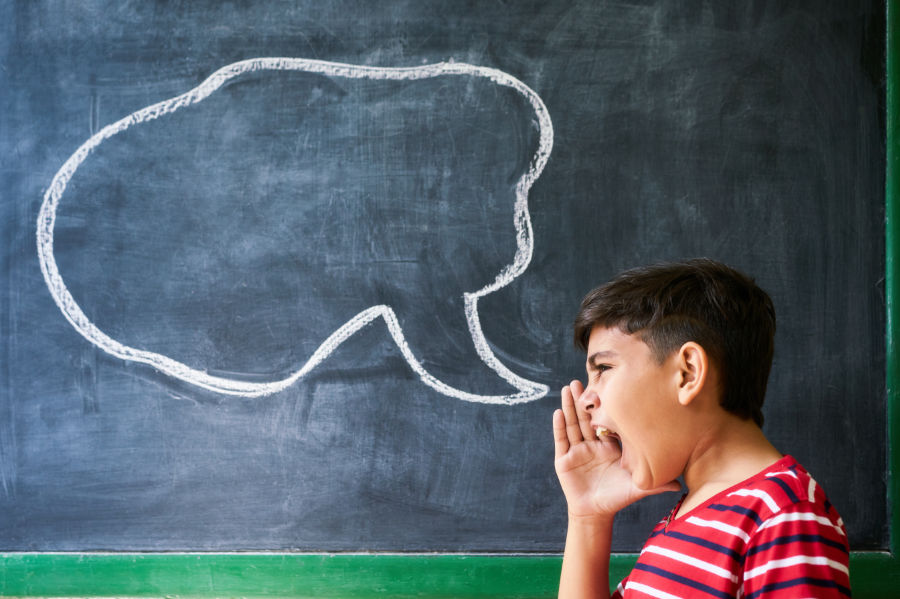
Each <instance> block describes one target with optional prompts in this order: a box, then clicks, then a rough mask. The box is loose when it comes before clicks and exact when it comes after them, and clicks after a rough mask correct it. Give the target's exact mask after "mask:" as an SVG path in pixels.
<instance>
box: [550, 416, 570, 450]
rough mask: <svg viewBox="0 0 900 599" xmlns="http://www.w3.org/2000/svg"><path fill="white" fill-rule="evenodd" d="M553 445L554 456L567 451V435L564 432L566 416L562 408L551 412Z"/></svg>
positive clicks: (568, 445)
mask: <svg viewBox="0 0 900 599" xmlns="http://www.w3.org/2000/svg"><path fill="white" fill-rule="evenodd" d="M553 446H554V447H555V449H556V457H557V458H561V457H562V456H564V455H566V453H567V452H568V451H569V447H570V444H569V436H568V435H567V434H566V417H565V416H564V415H563V411H562V410H556V411H555V412H553Z"/></svg>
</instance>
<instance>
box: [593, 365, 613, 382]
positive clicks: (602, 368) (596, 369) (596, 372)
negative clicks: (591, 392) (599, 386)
mask: <svg viewBox="0 0 900 599" xmlns="http://www.w3.org/2000/svg"><path fill="white" fill-rule="evenodd" d="M610 368H612V366H610V365H609V364H593V365H591V371H592V372H591V375H592V376H593V378H595V379H598V378H600V375H602V374H603V373H604V372H606V371H607V370H609V369H610Z"/></svg>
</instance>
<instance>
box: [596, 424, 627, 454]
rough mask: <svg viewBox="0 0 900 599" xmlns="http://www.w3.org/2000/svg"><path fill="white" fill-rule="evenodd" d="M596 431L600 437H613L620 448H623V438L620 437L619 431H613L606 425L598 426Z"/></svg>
mask: <svg viewBox="0 0 900 599" xmlns="http://www.w3.org/2000/svg"><path fill="white" fill-rule="evenodd" d="M595 432H596V435H597V438H598V439H612V440H613V441H615V442H616V445H618V446H619V449H620V450H621V449H622V440H621V439H620V438H619V434H618V433H615V432H613V431H611V430H610V429H608V428H606V427H605V426H598V427H597V430H596V431H595Z"/></svg>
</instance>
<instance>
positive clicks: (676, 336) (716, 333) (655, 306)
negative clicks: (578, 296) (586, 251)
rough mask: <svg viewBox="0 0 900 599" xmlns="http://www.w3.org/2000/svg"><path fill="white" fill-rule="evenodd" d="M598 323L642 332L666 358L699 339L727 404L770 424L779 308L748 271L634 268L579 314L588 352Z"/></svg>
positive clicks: (579, 334) (700, 264)
mask: <svg viewBox="0 0 900 599" xmlns="http://www.w3.org/2000/svg"><path fill="white" fill-rule="evenodd" d="M594 327H602V328H612V327H617V328H618V329H619V330H621V331H622V332H624V333H627V334H629V335H634V334H637V335H639V338H640V339H641V340H642V341H643V342H644V343H646V344H647V345H648V346H649V347H650V350H651V351H652V352H653V356H654V357H655V358H656V360H657V361H658V362H659V363H662V362H663V361H665V359H666V358H667V357H668V356H670V355H671V354H672V352H673V351H676V350H678V349H679V348H680V347H681V346H682V345H683V344H685V343H687V342H688V341H693V342H695V343H698V344H699V345H700V346H701V347H703V349H704V350H706V353H707V354H708V355H709V358H710V360H711V361H712V362H713V364H714V365H715V366H716V368H717V370H718V373H719V379H720V384H721V388H722V396H721V398H720V402H721V405H722V407H723V408H724V409H725V410H727V411H729V412H731V413H732V414H736V415H737V416H740V417H741V418H752V419H753V420H754V421H755V422H756V424H758V425H759V426H762V423H763V414H762V405H763V400H764V399H765V395H766V384H767V382H768V379H769V370H770V369H771V366H772V354H773V352H774V345H775V308H774V306H773V305H772V300H771V299H770V298H769V296H768V294H766V292H765V291H763V290H762V289H760V288H759V287H758V286H757V285H756V283H755V282H754V281H753V279H751V278H750V277H748V276H747V275H745V274H743V273H740V272H738V271H736V270H734V269H733V268H730V267H728V266H726V265H724V264H721V263H719V262H715V261H713V260H709V259H705V258H699V259H694V260H687V261H684V262H670V263H662V264H655V265H652V266H646V267H641V268H635V269H632V270H627V271H625V272H623V273H621V274H620V275H618V276H617V277H615V278H614V279H613V280H611V281H610V282H608V283H606V284H605V285H602V286H601V287H598V288H597V289H594V290H593V291H591V292H590V293H589V294H587V296H586V297H585V298H584V301H582V303H581V309H580V310H579V312H578V316H577V317H576V319H575V344H576V345H577V346H578V347H580V348H581V349H582V351H587V346H588V339H589V338H590V336H591V331H593V329H594Z"/></svg>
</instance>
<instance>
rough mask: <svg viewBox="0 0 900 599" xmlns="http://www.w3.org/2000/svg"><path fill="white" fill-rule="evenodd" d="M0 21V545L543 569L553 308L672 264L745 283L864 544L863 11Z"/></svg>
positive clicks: (580, 6) (820, 465) (270, 11)
mask: <svg viewBox="0 0 900 599" xmlns="http://www.w3.org/2000/svg"><path fill="white" fill-rule="evenodd" d="M0 23H2V25H0V60H2V69H0V89H2V90H3V91H2V92H0V100H2V110H0V132H2V134H0V156H2V174H0V177H2V189H3V190H4V192H3V201H2V203H0V211H2V212H0V222H2V227H3V234H2V240H3V246H2V249H0V265H2V268H0V273H2V276H0V291H2V293H0V310H2V319H0V331H2V339H3V343H2V344H0V347H2V349H0V352H2V353H0V363H2V364H3V370H2V374H0V383H2V384H0V513H2V514H3V517H2V518H0V551H7V552H21V551H39V552H57V551H77V552H92V551H112V552H125V551H128V552H134V551H151V552H158V551H214V552H226V551H294V550H298V551H312V552H339V551H386V552H439V553H456V552H466V553H468V552H502V553H530V552H558V551H560V550H561V549H562V545H563V541H564V529H565V504H564V501H563V498H562V495H561V493H560V491H559V489H558V485H557V483H556V478H555V475H554V473H553V466H552V436H551V432H550V416H551V412H552V410H553V409H554V408H555V407H556V405H557V404H558V402H559V388H560V387H561V386H562V385H563V384H565V383H566V382H568V381H569V380H571V379H572V378H574V377H579V376H583V356H581V355H580V354H579V353H578V352H577V351H576V350H575V349H574V348H573V345H572V340H571V321H572V317H573V315H574V312H575V310H576V308H577V306H578V303H579V301H580V298H581V297H582V296H583V294H584V293H586V292H587V291H588V290H589V289H591V288H592V287H593V286H595V285H597V284H599V283H601V282H602V281H604V280H605V279H607V278H609V277H610V276H612V275H613V274H615V273H616V272H617V271H619V270H621V269H623V268H626V267H629V266H635V265H638V264H642V263H647V262H652V261H657V260H662V259H672V258H681V257H690V256H699V255H704V256H709V257H713V258H717V259H720V260H724V261H726V262H728V263H730V264H732V265H734V266H736V267H738V268H741V269H743V270H745V271H747V272H748V273H750V274H752V275H754V276H755V277H756V278H757V280H758V282H759V283H760V284H761V286H762V287H764V288H765V289H767V290H768V291H769V292H770V294H771V295H772V297H773V299H774V302H775V304H776V309H777V311H778V317H779V329H778V333H777V339H776V355H775V364H774V367H773V373H772V378H771V382H770V388H769V393H768V397H767V402H766V408H765V414H766V420H767V424H766V432H767V433H768V435H769V436H770V438H771V439H772V440H773V442H774V443H775V445H776V446H777V447H779V449H781V450H782V451H783V452H785V453H790V454H792V455H794V456H795V457H797V458H798V459H799V460H800V461H801V462H802V463H804V464H805V465H806V466H807V468H808V469H809V470H810V471H811V472H812V473H813V475H814V476H815V477H816V478H817V480H818V481H819V482H820V483H821V484H823V485H824V486H825V487H826V488H827V489H828V491H829V495H830V497H831V499H832V501H833V503H834V504H835V505H836V506H837V507H838V509H839V511H840V512H841V514H842V515H843V517H844V519H845V521H846V522H847V527H848V530H849V535H850V541H851V546H852V548H853V549H855V550H870V549H883V548H885V547H886V546H887V543H888V538H887V537H888V525H887V522H888V515H887V512H888V507H887V503H886V487H885V475H886V469H887V464H886V457H885V449H886V443H887V441H886V431H885V424H884V414H885V409H886V406H885V383H884V380H885V376H884V375H885V349H884V331H885V318H884V289H883V278H884V273H885V262H884V251H885V245H884V231H883V219H884V203H885V195H884V189H883V182H884V177H885V170H884V151H885V150H884V146H883V137H884V131H885V123H884V120H883V116H882V114H883V108H884V106H883V97H882V96H883V84H884V68H885V67H884V54H883V48H884V4H883V3H882V2H860V3H846V2H837V1H833V2H832V1H829V2H823V1H821V0H817V1H815V2H812V1H811V2H793V3H771V2H763V1H750V2H740V3H733V4H732V3H727V5H726V4H723V3H719V2H708V1H700V0H696V1H690V2H679V3H656V2H644V1H633V2H606V1H594V2H569V1H556V0H549V1H547V0H543V1H541V2H521V3H506V2H501V1H498V2H482V3H476V4H474V5H472V4H469V5H466V6H461V5H458V4H457V3H447V2H436V1H435V2H433V1H430V0H429V1H420V2H412V3H407V2H390V3H381V4H378V5H374V4H370V3H351V2H341V1H331V2H327V3H326V2H295V3H265V4H263V3H252V2H235V3H219V2H211V1H209V2H208V1H200V2H190V3H188V2H184V3H182V2H144V3H137V4H130V3H125V4H122V3H117V2H109V1H104V0H85V1H83V2H78V3H59V2H49V1H40V0H39V1H34V2H5V3H2V6H0ZM674 500H675V497H673V496H667V497H655V498H652V499H648V500H646V501H644V502H641V503H640V504H637V505H635V506H632V507H631V508H629V509H628V510H627V511H626V512H623V513H622V514H621V516H620V518H619V519H618V520H617V530H616V537H615V544H614V549H615V550H616V551H620V552H627V551H635V550H636V549H638V548H639V547H640V545H641V544H642V542H643V540H644V538H645V537H646V534H647V532H648V531H649V528H650V527H652V524H653V523H654V522H655V521H656V520H657V519H658V518H659V517H660V515H661V514H663V513H665V511H666V510H667V509H668V508H669V507H670V506H671V504H672V502H673V501H674Z"/></svg>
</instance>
